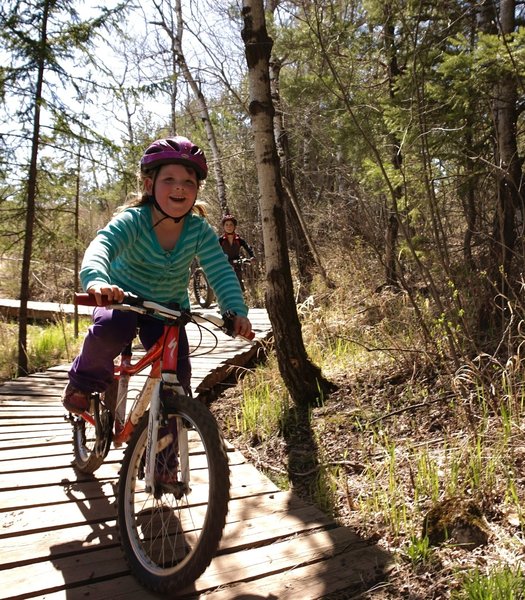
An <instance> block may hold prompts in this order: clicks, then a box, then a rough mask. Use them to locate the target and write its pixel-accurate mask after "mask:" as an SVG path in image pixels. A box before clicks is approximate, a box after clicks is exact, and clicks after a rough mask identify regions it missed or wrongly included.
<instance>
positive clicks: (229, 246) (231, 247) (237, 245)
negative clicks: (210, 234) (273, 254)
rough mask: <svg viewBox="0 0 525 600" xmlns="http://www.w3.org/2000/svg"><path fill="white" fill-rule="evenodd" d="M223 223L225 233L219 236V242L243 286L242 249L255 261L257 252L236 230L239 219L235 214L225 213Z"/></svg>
mask: <svg viewBox="0 0 525 600" xmlns="http://www.w3.org/2000/svg"><path fill="white" fill-rule="evenodd" d="M221 223H222V227H223V229H224V233H223V234H222V235H221V236H220V237H219V244H220V245H221V248H222V249H223V251H224V254H226V256H227V257H228V261H229V262H230V264H231V265H232V267H233V269H234V270H235V273H236V274H237V278H238V279H239V283H240V285H241V288H242V287H243V281H242V268H241V264H240V258H241V250H244V251H245V253H246V254H247V255H248V256H249V258H250V260H251V261H255V252H254V251H253V248H252V247H251V246H250V244H248V242H247V241H246V240H245V239H244V238H242V237H241V236H240V235H239V234H238V233H237V232H236V231H235V230H236V228H237V219H236V218H235V217H234V216H233V215H230V214H228V215H224V216H223V217H222V221H221Z"/></svg>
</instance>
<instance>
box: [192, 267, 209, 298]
mask: <svg viewBox="0 0 525 600" xmlns="http://www.w3.org/2000/svg"><path fill="white" fill-rule="evenodd" d="M193 294H194V296H195V301H196V302H197V304H198V305H199V306H200V307H201V308H208V307H209V306H210V305H211V303H212V302H213V297H214V295H213V290H212V289H211V286H210V284H209V283H208V280H207V279H206V275H204V271H203V270H202V269H201V268H200V267H199V268H198V269H195V271H193Z"/></svg>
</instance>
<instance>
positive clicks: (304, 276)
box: [270, 57, 333, 300]
mask: <svg viewBox="0 0 525 600" xmlns="http://www.w3.org/2000/svg"><path fill="white" fill-rule="evenodd" d="M280 70H281V64H280V61H279V60H278V59H276V58H275V57H274V58H273V59H272V61H271V62H270V89H271V94H272V100H273V104H274V107H275V117H274V130H275V141H276V144H277V151H278V155H279V157H280V164H281V174H282V177H283V180H284V181H283V183H284V190H285V192H286V196H285V211H286V221H287V223H288V229H289V231H290V234H291V236H292V240H293V248H294V252H295V257H296V260H297V270H298V272H299V280H300V282H301V285H302V288H303V289H302V290H299V293H298V297H299V299H300V300H301V299H304V297H305V295H307V294H308V293H309V291H310V285H311V283H312V280H313V271H314V267H315V266H317V269H318V272H319V273H320V275H321V277H322V278H323V280H324V282H325V283H326V284H328V285H331V282H329V280H328V277H327V275H326V271H325V269H324V267H323V265H322V263H321V259H320V257H319V254H318V253H317V250H316V248H315V244H314V243H313V241H312V239H311V237H310V235H309V234H308V229H307V228H306V223H305V222H304V219H303V218H302V215H301V210H300V208H299V204H298V202H297V194H296V191H295V178H294V173H293V169H292V166H291V165H292V161H291V156H290V144H289V140H288V131H287V130H286V127H285V126H284V123H283V112H282V109H281V95H280V92H279V73H280ZM332 285H333V284H332Z"/></svg>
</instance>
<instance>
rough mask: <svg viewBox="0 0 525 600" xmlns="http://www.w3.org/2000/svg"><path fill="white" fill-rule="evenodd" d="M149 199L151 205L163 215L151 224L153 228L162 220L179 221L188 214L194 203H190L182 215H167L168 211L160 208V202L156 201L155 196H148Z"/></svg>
mask: <svg viewBox="0 0 525 600" xmlns="http://www.w3.org/2000/svg"><path fill="white" fill-rule="evenodd" d="M150 201H151V202H152V203H153V206H154V207H155V208H156V209H157V210H158V211H159V212H160V213H161V214H162V215H164V216H163V217H162V218H161V219H159V220H158V221H157V222H156V223H155V224H154V225H153V229H155V227H157V225H160V223H162V221H165V220H166V219H171V220H172V221H174V222H175V223H180V222H181V221H182V219H184V217H185V216H186V215H188V214H189V213H190V212H191V211H192V209H193V206H194V204H195V202H194V203H193V204H192V205H191V207H190V209H189V210H188V211H186V212H185V213H184V214H183V215H182V216H180V217H172V216H171V215H168V213H167V212H166V211H164V210H162V208H161V207H160V204H159V203H158V202H157V199H156V198H155V196H150Z"/></svg>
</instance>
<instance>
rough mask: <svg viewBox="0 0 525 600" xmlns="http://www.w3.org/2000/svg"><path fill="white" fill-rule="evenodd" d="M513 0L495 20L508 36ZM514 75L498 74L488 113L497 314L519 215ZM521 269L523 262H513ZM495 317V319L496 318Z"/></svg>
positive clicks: (504, 3)
mask: <svg viewBox="0 0 525 600" xmlns="http://www.w3.org/2000/svg"><path fill="white" fill-rule="evenodd" d="M515 10H516V3H515V0H501V2H500V4H499V14H498V18H497V19H496V23H498V25H499V28H500V30H499V34H500V36H501V37H503V38H508V37H509V36H510V35H512V34H513V32H514V29H515ZM517 86H518V83H517V75H516V74H514V73H510V72H509V71H508V70H502V74H501V78H500V80H499V81H498V82H497V84H496V85H495V87H494V100H493V102H492V115H493V121H494V128H495V138H496V147H495V172H496V189H497V199H496V211H495V214H494V227H493V236H492V240H493V242H492V252H491V264H490V268H489V277H490V280H491V282H492V284H493V285H494V287H495V290H496V294H494V290H493V291H492V294H491V296H492V297H494V296H495V295H496V296H497V297H498V299H499V301H498V309H499V311H500V315H499V318H501V317H503V316H504V313H503V312H502V311H504V309H505V307H506V304H507V299H508V298H509V292H510V286H509V281H510V277H509V276H510V272H511V266H512V262H513V259H514V258H515V252H514V251H515V245H516V240H517V231H516V227H517V223H516V220H517V219H516V217H517V215H518V214H520V217H521V219H520V220H522V218H523V208H524V198H523V194H522V191H521V178H522V171H521V165H522V159H521V158H520V156H519V151H518V144H517V125H516V124H517V119H518V112H517V104H518V87H517ZM517 270H518V271H522V270H523V265H522V264H519V265H517ZM499 318H498V320H499Z"/></svg>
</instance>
